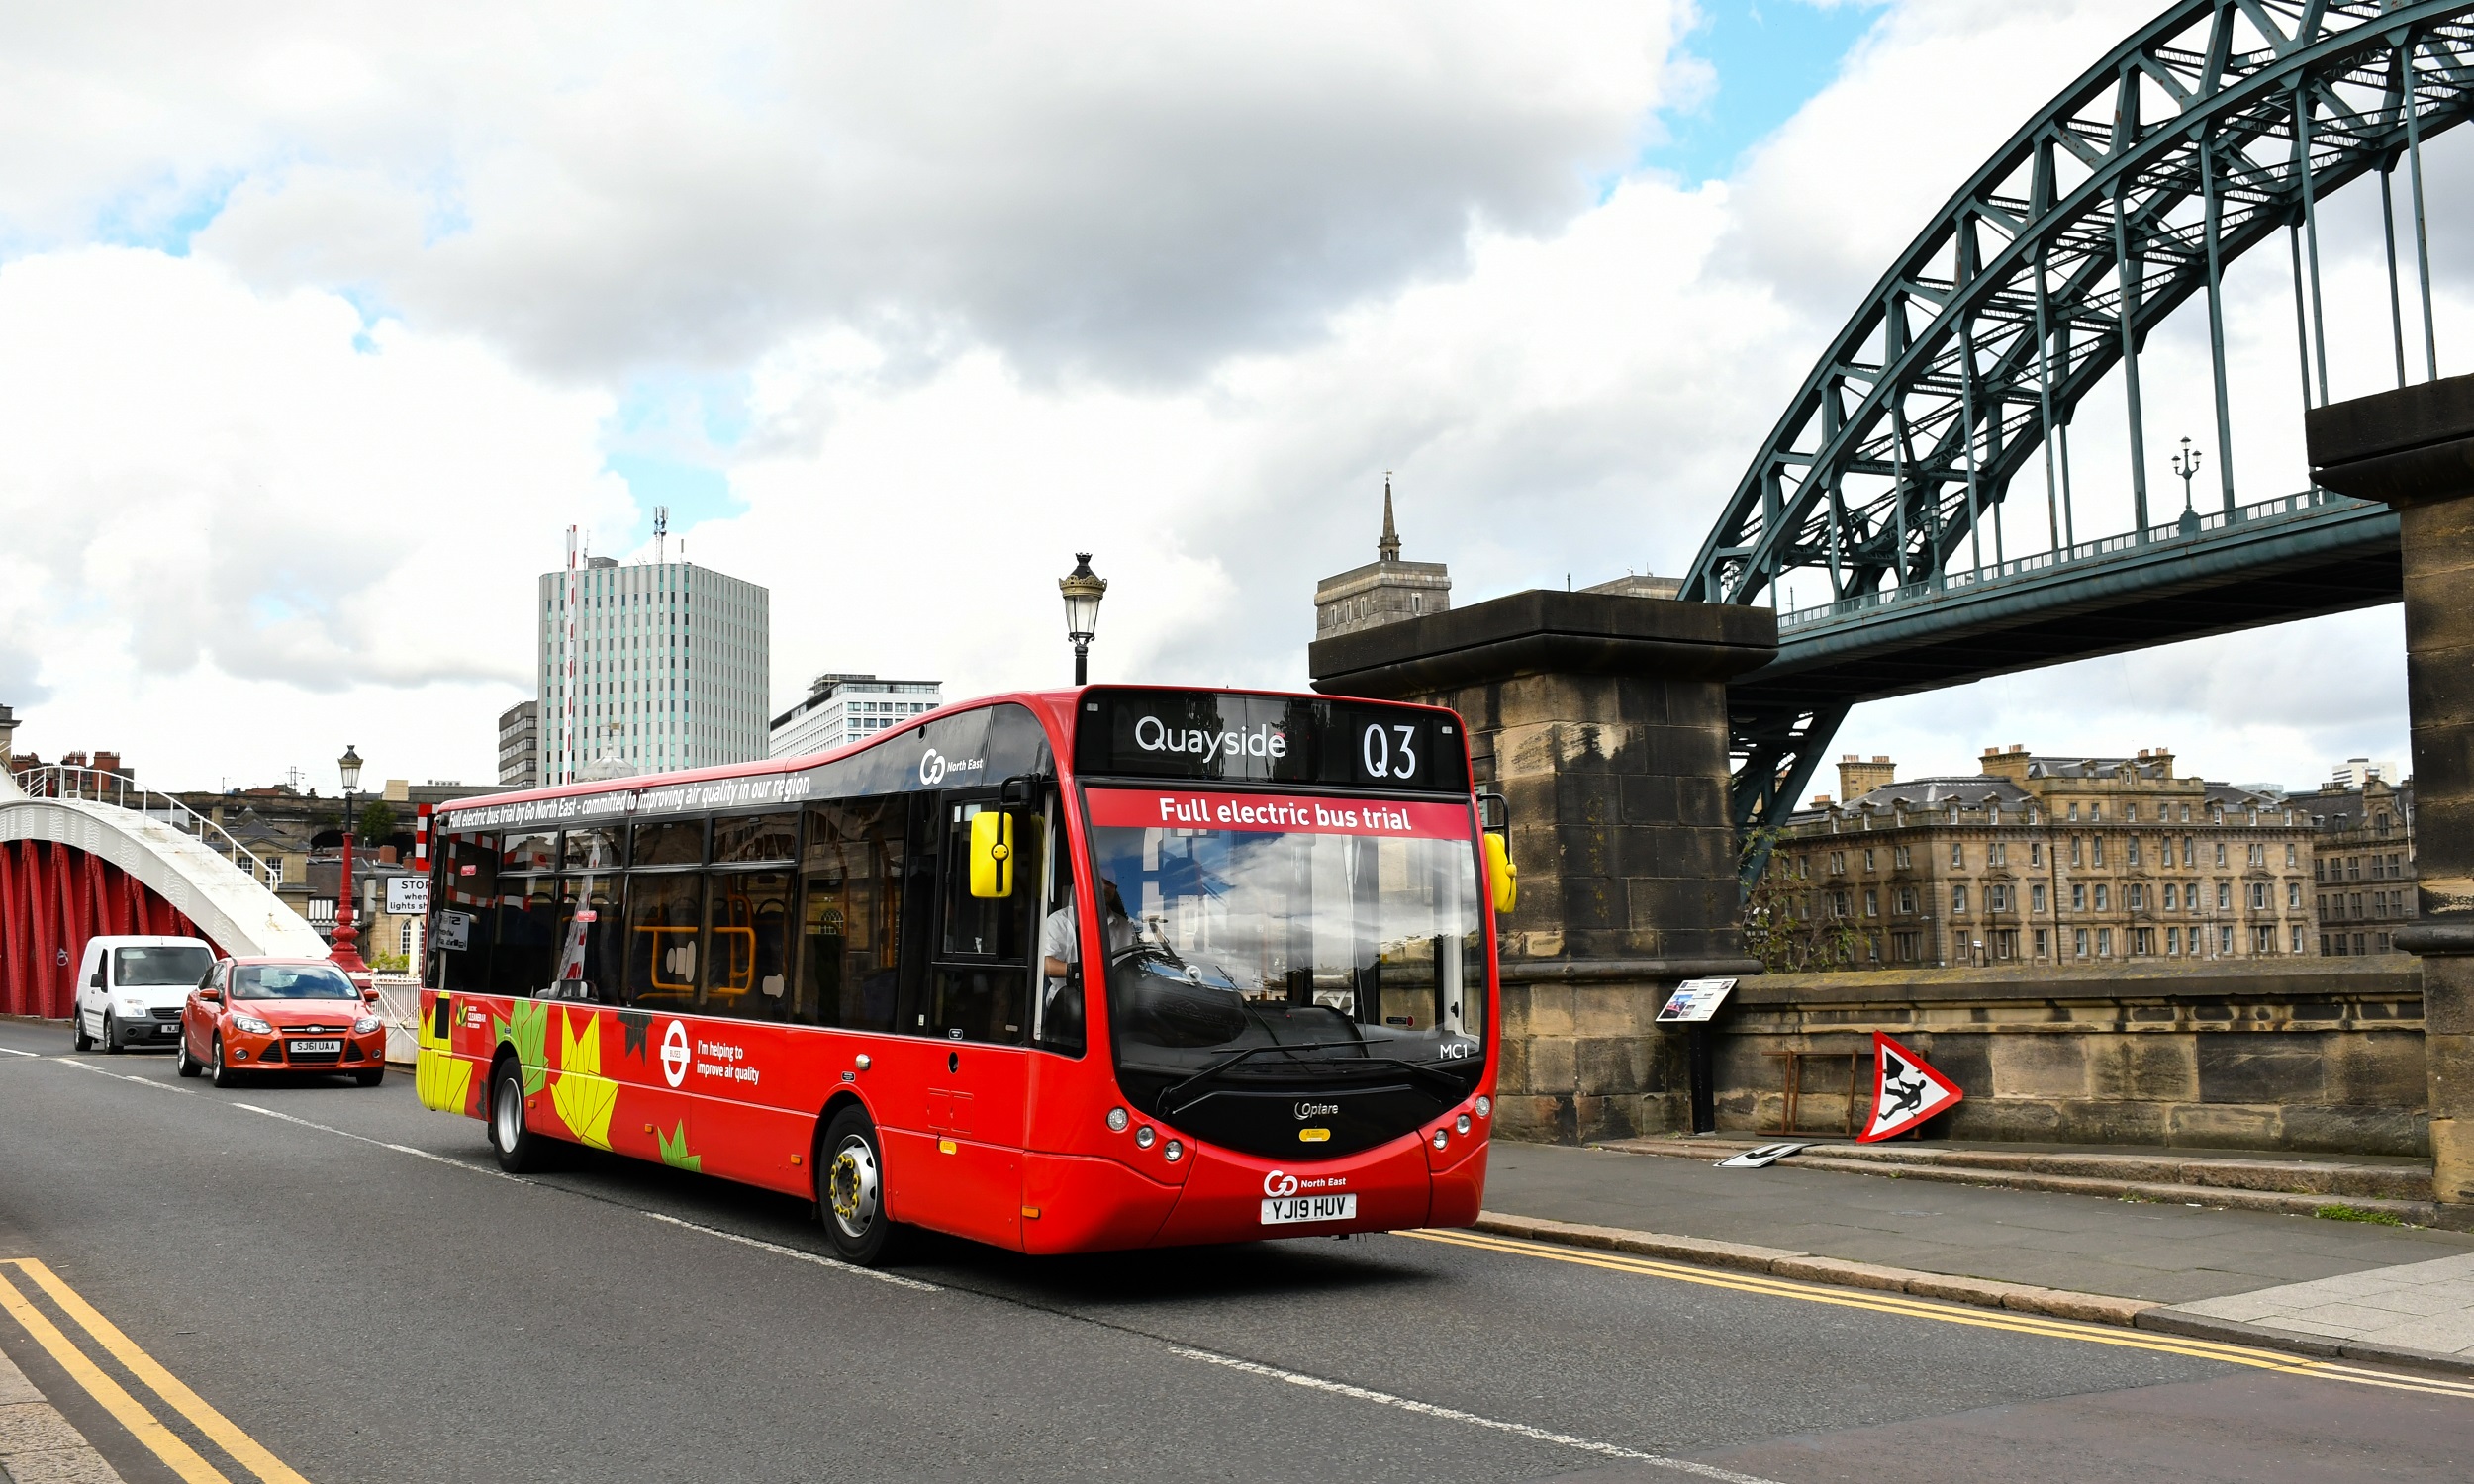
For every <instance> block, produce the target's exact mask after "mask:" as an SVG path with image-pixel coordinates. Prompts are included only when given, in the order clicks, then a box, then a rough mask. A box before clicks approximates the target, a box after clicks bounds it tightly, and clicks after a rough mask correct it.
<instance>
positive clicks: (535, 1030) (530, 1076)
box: [507, 999, 550, 1097]
mask: <svg viewBox="0 0 2474 1484" xmlns="http://www.w3.org/2000/svg"><path fill="white" fill-rule="evenodd" d="M507 1030H508V1039H509V1040H511V1041H513V1042H515V1043H516V1060H517V1061H519V1062H521V1063H523V1069H524V1094H525V1095H526V1096H527V1097H530V1096H536V1095H538V1094H539V1093H540V1091H541V1089H542V1088H543V1087H544V1086H546V1085H548V1083H549V1079H550V1074H549V1051H548V1047H547V1045H546V1043H547V1041H548V1038H549V1030H550V1003H549V1001H548V1000H544V999H520V1000H518V1001H516V1003H515V1007H514V1019H512V1020H510V1021H509V1022H508V1027H507Z"/></svg>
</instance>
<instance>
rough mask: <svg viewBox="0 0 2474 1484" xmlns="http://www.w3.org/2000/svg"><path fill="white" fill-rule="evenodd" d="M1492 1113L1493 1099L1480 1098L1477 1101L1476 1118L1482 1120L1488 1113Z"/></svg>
mask: <svg viewBox="0 0 2474 1484" xmlns="http://www.w3.org/2000/svg"><path fill="white" fill-rule="evenodd" d="M1493 1111H1494V1099H1493V1098H1490V1097H1481V1098H1479V1099H1477V1116H1478V1117H1480V1118H1483V1117H1485V1116H1486V1115H1487V1114H1489V1113H1491V1112H1493Z"/></svg>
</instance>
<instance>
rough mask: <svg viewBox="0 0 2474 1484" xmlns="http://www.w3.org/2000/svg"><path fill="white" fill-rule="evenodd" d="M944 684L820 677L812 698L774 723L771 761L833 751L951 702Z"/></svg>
mask: <svg viewBox="0 0 2474 1484" xmlns="http://www.w3.org/2000/svg"><path fill="white" fill-rule="evenodd" d="M944 695H945V685H944V682H942V681H889V680H878V679H877V678H876V677H875V676H873V675H819V676H817V677H816V678H815V680H814V681H813V682H812V683H811V684H810V685H809V688H808V698H807V699H805V700H803V701H801V702H800V703H799V704H797V705H795V706H793V707H791V708H790V709H789V710H787V711H784V712H783V713H782V714H781V715H779V716H776V717H774V718H773V739H772V744H771V747H772V751H771V756H773V757H777V758H795V757H802V756H805V755H806V754H808V753H811V752H830V751H832V750H833V749H834V748H836V747H840V746H842V745H843V744H845V743H849V742H856V741H858V740H859V739H860V738H862V737H870V736H874V735H875V734H876V733H878V732H881V731H883V730H885V729H886V728H887V727H889V726H900V725H902V724H903V723H904V721H906V720H908V719H909V718H911V717H913V716H917V715H921V714H924V713H925V712H928V711H933V710H935V709H936V708H937V707H938V706H940V705H943V704H944V703H945V700H944Z"/></svg>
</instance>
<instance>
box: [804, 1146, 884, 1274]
mask: <svg viewBox="0 0 2474 1484" xmlns="http://www.w3.org/2000/svg"><path fill="white" fill-rule="evenodd" d="M816 1146H817V1154H818V1156H819V1157H820V1158H818V1159H817V1160H816V1214H817V1215H818V1216H819V1217H820V1218H822V1219H823V1222H824V1235H825V1236H826V1238H828V1239H829V1240H830V1241H831V1242H832V1244H833V1251H834V1252H835V1254H836V1255H838V1256H839V1257H841V1259H842V1260H843V1261H845V1262H849V1263H853V1264H855V1265H857V1266H860V1267H877V1266H881V1265H883V1264H884V1263H886V1262H888V1261H891V1260H892V1259H893V1254H894V1250H895V1246H896V1242H895V1225H894V1221H893V1219H892V1218H891V1217H889V1216H887V1215H886V1214H885V1154H884V1150H883V1147H882V1146H880V1145H879V1144H878V1142H877V1135H876V1125H875V1124H874V1123H872V1122H870V1121H869V1119H868V1115H867V1114H865V1113H863V1112H861V1111H860V1110H859V1109H857V1108H844V1109H842V1111H840V1112H839V1113H836V1114H834V1115H833V1117H832V1120H831V1121H830V1122H828V1123H827V1124H826V1125H825V1128H824V1137H823V1138H822V1139H819V1140H817V1141H816Z"/></svg>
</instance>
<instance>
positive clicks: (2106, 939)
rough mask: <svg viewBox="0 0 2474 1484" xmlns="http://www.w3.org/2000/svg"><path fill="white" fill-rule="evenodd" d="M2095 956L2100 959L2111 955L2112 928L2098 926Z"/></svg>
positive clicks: (2108, 957)
mask: <svg viewBox="0 0 2474 1484" xmlns="http://www.w3.org/2000/svg"><path fill="white" fill-rule="evenodd" d="M2096 957H2098V958H2100V959H2110V958H2112V957H2113V929H2111V928H2098V929H2097V930H2096Z"/></svg>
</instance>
